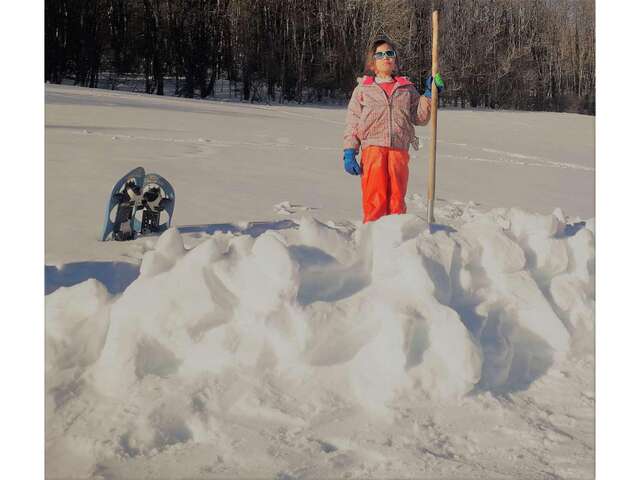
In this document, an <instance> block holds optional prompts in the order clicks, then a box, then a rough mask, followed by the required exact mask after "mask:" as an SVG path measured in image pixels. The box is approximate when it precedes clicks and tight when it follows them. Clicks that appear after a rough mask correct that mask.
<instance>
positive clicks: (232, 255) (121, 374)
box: [46, 209, 595, 473]
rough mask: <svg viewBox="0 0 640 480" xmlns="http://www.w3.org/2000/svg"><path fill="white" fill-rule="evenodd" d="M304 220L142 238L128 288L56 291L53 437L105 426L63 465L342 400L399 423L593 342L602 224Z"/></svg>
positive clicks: (521, 214)
mask: <svg viewBox="0 0 640 480" xmlns="http://www.w3.org/2000/svg"><path fill="white" fill-rule="evenodd" d="M292 225H293V227H292V228H289V229H285V230H279V231H274V230H268V231H266V232H265V233H263V234H261V235H259V236H257V238H254V237H252V236H250V235H242V234H237V233H231V232H227V233H221V232H219V233H214V234H213V235H196V236H192V237H190V241H189V242H187V243H190V244H192V245H189V248H186V247H185V243H184V239H185V237H184V236H182V235H181V234H180V233H179V232H178V231H177V230H175V229H171V230H169V231H167V232H165V233H164V234H163V235H162V236H161V237H160V238H159V239H157V241H156V240H155V239H145V240H139V241H138V242H139V243H141V244H142V245H144V248H146V249H147V251H146V253H145V254H144V258H143V261H142V264H141V267H140V275H139V277H138V278H137V279H136V280H135V281H134V282H133V283H132V284H131V285H130V286H129V287H128V288H127V289H126V290H125V291H124V292H123V293H122V294H121V295H116V296H114V295H112V294H110V293H109V292H108V290H107V288H106V287H105V286H104V285H102V284H101V283H100V282H98V281H97V280H94V279H91V280H87V281H85V282H83V283H80V284H78V285H75V286H72V287H61V288H59V289H58V290H57V291H55V292H54V293H52V294H50V295H48V296H47V297H46V310H47V311H46V314H47V315H46V316H47V319H46V322H47V323H46V375H47V392H48V394H47V408H48V415H47V418H48V419H49V422H50V424H49V426H48V428H49V429H50V430H53V432H54V433H55V431H57V430H60V432H61V434H62V431H63V429H64V431H66V429H67V428H68V427H69V422H70V421H71V420H70V417H71V416H77V414H78V412H82V419H83V420H82V422H83V423H84V425H85V428H86V431H87V432H91V434H90V435H89V434H88V433H87V436H86V437H84V438H83V436H82V435H81V434H77V435H76V436H74V437H70V436H66V437H65V441H64V442H60V441H58V442H57V443H56V445H55V446H52V448H53V449H54V450H51V449H50V450H49V455H50V457H55V454H56V452H58V453H60V454H63V453H64V452H66V454H70V453H69V452H74V453H73V455H75V456H78V455H79V456H80V457H81V459H80V460H77V461H76V462H75V463H74V465H75V467H74V468H78V464H82V458H84V459H85V460H86V462H87V468H90V467H89V465H94V463H95V461H96V458H100V457H105V456H109V455H114V454H122V455H137V454H140V453H149V452H155V451H158V450H161V449H163V448H165V447H167V446H170V445H174V444H179V443H185V442H189V441H191V440H193V441H204V442H206V441H217V440H221V439H220V438H219V437H220V435H221V433H220V431H219V429H218V428H216V425H217V422H219V421H220V419H222V418H234V419H236V420H238V421H241V420H240V419H243V418H244V419H251V418H260V419H262V420H267V421H274V422H284V423H285V424H289V425H305V424H306V423H308V422H309V421H310V419H311V418H312V417H314V416H317V415H320V414H322V412H323V411H325V410H326V409H328V408H330V407H332V406H335V405H337V404H344V405H356V406H361V407H364V408H365V409H366V410H369V411H371V412H374V413H376V414H380V415H384V414H385V412H386V411H387V409H388V408H389V407H390V406H392V405H393V404H394V402H399V401H411V400H414V401H422V400H425V399H429V400H432V401H436V402H438V401H447V402H451V401H456V399H459V398H462V397H464V396H465V395H467V394H469V393H470V392H473V391H483V390H506V391H510V390H518V389H522V388H526V387H527V385H529V384H530V383H531V382H532V381H534V380H535V379H536V378H539V377H540V376H541V375H543V374H544V373H545V371H547V370H548V369H549V367H550V366H551V365H553V363H554V362H556V361H558V359H560V358H563V357H566V356H567V355H578V354H580V353H581V352H583V351H585V349H586V351H592V349H593V346H592V341H593V328H594V258H595V251H594V231H595V228H594V225H593V221H590V222H587V223H586V224H585V223H581V224H577V225H567V224H566V223H565V219H564V216H563V215H562V212H560V211H556V212H554V214H553V215H538V214H530V213H527V212H525V211H522V210H518V209H497V210H492V211H491V212H489V213H487V214H482V215H477V216H475V217H474V218H470V219H468V221H466V222H464V223H461V224H460V225H459V226H458V227H456V228H455V229H454V228H452V227H444V226H439V227H436V228H433V229H432V231H429V229H428V227H427V225H426V223H425V222H424V221H423V220H422V219H421V218H419V217H417V216H415V215H399V216H389V217H384V218H382V219H381V220H379V221H377V222H374V223H371V224H366V225H359V226H353V225H350V224H349V225H346V226H344V225H343V226H338V225H335V224H333V223H331V222H330V223H329V224H324V223H321V222H319V221H318V220H315V219H314V218H311V217H304V218H302V219H301V220H298V221H296V222H292ZM154 242H155V244H154ZM54 411H55V415H53V412H54ZM74 412H75V413H74ZM105 418H108V419H109V421H108V422H105V421H104V419H105ZM81 431H82V429H81ZM51 437H52V438H55V435H54V434H52V435H51ZM89 438H91V441H90V442H88V443H87V441H88V440H89ZM69 442H72V443H69ZM74 442H75V443H74ZM82 452H85V454H84V456H83V454H82ZM68 461H70V460H68ZM78 462H79V463H78ZM72 463H73V462H72ZM74 471H76V472H77V470H74ZM53 472H54V473H55V470H54V471H53Z"/></svg>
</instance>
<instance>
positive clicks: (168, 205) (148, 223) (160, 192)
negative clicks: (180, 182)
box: [136, 173, 176, 235]
mask: <svg viewBox="0 0 640 480" xmlns="http://www.w3.org/2000/svg"><path fill="white" fill-rule="evenodd" d="M175 198H176V194H175V191H174V189H173V187H172V186H171V184H170V183H169V182H168V181H167V180H166V179H165V178H164V177H162V176H160V175H158V174H156V173H149V174H147V175H146V176H145V177H144V183H143V186H142V219H141V220H140V223H139V227H140V228H139V231H140V234H141V235H149V234H155V233H161V232H164V231H165V230H167V229H168V228H169V227H170V226H171V219H172V217H173V209H174V206H175ZM163 212H164V215H163ZM136 222H138V220H137V219H136ZM136 225H137V223H136Z"/></svg>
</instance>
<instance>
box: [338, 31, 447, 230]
mask: <svg viewBox="0 0 640 480" xmlns="http://www.w3.org/2000/svg"><path fill="white" fill-rule="evenodd" d="M365 67H366V70H368V71H370V72H373V73H374V76H367V75H365V76H364V77H363V78H359V79H358V85H357V86H356V88H355V90H354V91H353V94H352V96H351V101H350V102H349V107H348V111H347V126H346V128H345V132H344V169H345V170H346V171H347V173H350V174H351V175H362V182H361V183H362V209H363V212H364V219H363V222H364V223H366V222H371V221H374V220H377V219H378V218H380V217H382V216H383V215H389V214H398V213H405V212H406V211H407V207H406V205H405V203H404V197H405V195H406V193H407V182H408V180H409V144H412V145H413V146H414V148H415V149H417V138H416V137H415V130H414V125H426V124H427V123H428V122H429V119H430V117H431V83H432V77H429V78H428V79H427V81H426V82H425V83H426V91H425V94H424V95H423V96H421V95H420V94H419V93H418V91H417V90H416V87H415V86H414V84H413V83H411V81H409V79H407V77H402V76H398V60H397V53H396V48H395V46H394V45H393V43H392V42H390V41H389V40H387V39H378V40H376V41H374V42H373V43H372V45H371V47H370V48H369V50H368V51H367V59H366V64H365ZM436 85H437V88H438V92H440V91H441V90H442V88H443V87H444V84H442V80H441V78H440V75H436ZM360 146H362V166H360V165H359V164H358V162H357V161H356V155H357V153H358V149H359V147H360Z"/></svg>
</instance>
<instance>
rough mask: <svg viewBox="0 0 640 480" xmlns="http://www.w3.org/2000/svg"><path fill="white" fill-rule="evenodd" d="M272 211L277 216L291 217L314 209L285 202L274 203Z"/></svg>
mask: <svg viewBox="0 0 640 480" xmlns="http://www.w3.org/2000/svg"><path fill="white" fill-rule="evenodd" d="M273 210H274V211H275V212H276V213H277V214H279V215H293V214H294V213H298V212H307V211H309V210H315V209H314V208H312V207H306V206H304V205H296V204H292V203H291V202H290V201H288V200H286V201H284V202H280V203H276V204H275V205H274V206H273Z"/></svg>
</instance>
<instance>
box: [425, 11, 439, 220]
mask: <svg viewBox="0 0 640 480" xmlns="http://www.w3.org/2000/svg"><path fill="white" fill-rule="evenodd" d="M431 24H432V36H431V75H432V77H434V78H435V76H436V73H438V11H437V10H434V11H433V14H432V16H431ZM437 138H438V87H436V83H435V80H434V81H433V83H432V84H431V149H430V155H429V170H428V178H427V182H428V183H427V221H428V222H429V223H430V224H431V223H434V221H435V219H434V218H433V206H434V204H435V196H436V142H437Z"/></svg>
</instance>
